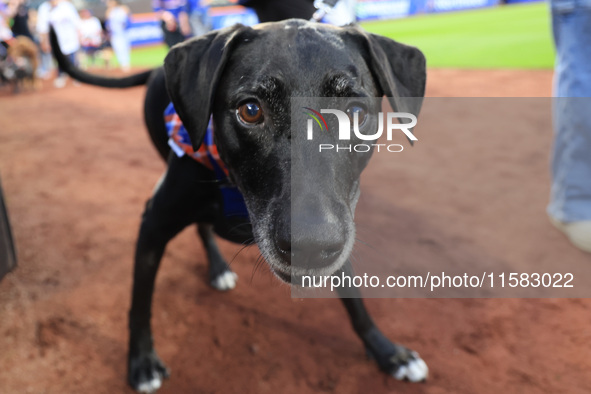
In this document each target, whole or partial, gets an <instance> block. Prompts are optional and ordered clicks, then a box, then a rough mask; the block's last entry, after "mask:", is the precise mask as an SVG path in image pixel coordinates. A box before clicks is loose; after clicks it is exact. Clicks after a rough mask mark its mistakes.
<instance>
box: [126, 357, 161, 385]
mask: <svg viewBox="0 0 591 394" xmlns="http://www.w3.org/2000/svg"><path fill="white" fill-rule="evenodd" d="M169 376H170V373H169V371H168V368H166V366H165V365H164V364H163V363H162V361H160V359H159V358H158V356H157V355H156V353H154V352H152V353H150V354H149V355H146V356H138V357H135V358H131V360H130V362H129V385H130V386H131V387H132V388H133V389H134V390H136V391H138V392H140V393H153V392H155V391H156V390H158V389H159V388H160V387H161V386H162V382H163V380H164V379H167V378H168V377H169Z"/></svg>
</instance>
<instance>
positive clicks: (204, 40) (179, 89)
mask: <svg viewBox="0 0 591 394" xmlns="http://www.w3.org/2000/svg"><path fill="white" fill-rule="evenodd" d="M244 29H247V28H246V27H245V26H242V25H235V26H232V27H229V28H225V29H221V30H218V31H215V32H211V33H209V34H206V35H204V36H201V37H198V38H193V39H190V40H187V41H185V42H183V43H181V44H178V45H175V46H174V47H172V49H171V50H170V52H169V53H168V55H167V56H166V58H165V59H164V73H165V76H166V89H167V90H168V94H169V96H170V98H171V99H172V103H173V105H174V108H175V109H176V112H177V113H178V115H179V117H180V118H181V120H182V121H183V125H184V126H185V128H186V129H187V132H188V133H189V137H191V143H192V145H193V149H195V150H197V149H198V148H199V146H200V145H201V142H202V140H203V137H204V135H205V132H206V130H207V125H208V123H209V117H210V115H211V110H212V108H211V107H212V103H213V99H214V95H215V89H216V85H217V83H218V81H219V79H220V76H221V74H222V71H223V68H224V65H225V64H226V61H227V60H228V58H229V57H230V52H231V50H232V47H233V45H234V43H235V41H236V40H235V38H236V36H237V35H238V34H239V33H240V32H241V31H242V30H244Z"/></svg>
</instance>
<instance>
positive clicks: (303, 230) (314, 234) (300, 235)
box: [275, 220, 346, 270]
mask: <svg viewBox="0 0 591 394" xmlns="http://www.w3.org/2000/svg"><path fill="white" fill-rule="evenodd" d="M345 243H346V237H345V233H344V232H343V231H342V228H341V226H339V225H338V223H332V222H318V221H302V220H298V221H297V222H295V221H294V222H293V223H292V224H291V225H290V226H285V225H283V226H277V229H276V232H275V246H276V247H277V250H278V251H279V252H280V254H281V257H282V259H283V261H284V262H285V263H286V264H287V265H290V266H292V265H297V266H299V267H301V268H306V269H311V270H314V269H320V268H324V267H328V266H329V265H331V264H332V263H334V262H335V261H336V260H337V258H338V257H339V256H340V255H341V253H342V252H343V249H344V247H345Z"/></svg>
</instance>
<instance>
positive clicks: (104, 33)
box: [0, 0, 131, 87]
mask: <svg viewBox="0 0 591 394" xmlns="http://www.w3.org/2000/svg"><path fill="white" fill-rule="evenodd" d="M106 6H107V9H106V12H105V18H104V20H103V21H101V20H99V19H98V18H97V17H96V16H94V15H92V13H91V11H90V10H88V9H82V10H80V11H78V10H77V9H76V7H74V5H73V4H72V3H71V2H70V1H69V0H46V1H44V2H43V3H41V4H40V5H39V7H38V8H37V9H32V8H30V7H29V6H28V4H27V0H0V43H1V45H0V60H3V59H5V58H7V57H8V56H9V54H8V48H9V47H10V46H11V45H12V44H13V43H14V42H16V40H17V39H18V38H19V37H26V38H27V39H29V40H30V41H31V42H32V43H34V44H35V45H36V46H37V48H38V55H37V57H38V59H37V60H38V64H39V65H38V67H37V69H36V70H35V74H36V76H37V77H39V78H43V79H47V78H50V77H51V76H52V75H53V74H54V62H53V59H52V55H51V47H50V43H49V30H50V27H53V29H54V31H55V33H56V36H57V40H58V43H59V46H60V49H61V51H62V53H64V54H65V55H67V56H68V57H69V58H70V61H72V62H74V63H75V64H79V65H80V66H82V67H87V66H89V65H96V64H97V59H98V58H101V59H102V61H103V64H104V65H106V66H107V67H109V66H110V65H111V58H112V53H113V52H114V55H115V58H116V59H117V62H118V64H119V66H120V67H121V69H122V70H123V71H128V70H129V67H130V54H131V45H130V40H129V37H128V34H127V29H128V27H129V25H130V18H131V13H130V10H129V8H128V7H127V6H125V5H122V4H121V2H120V0H107V3H106ZM66 81H67V79H66V76H65V74H63V73H61V72H60V71H59V70H58V73H57V77H56V78H55V80H54V85H55V86H56V87H63V86H65V84H66Z"/></svg>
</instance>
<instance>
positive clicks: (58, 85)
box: [53, 76, 67, 88]
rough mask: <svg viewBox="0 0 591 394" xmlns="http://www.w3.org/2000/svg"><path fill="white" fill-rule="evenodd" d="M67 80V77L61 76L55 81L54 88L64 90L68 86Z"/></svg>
mask: <svg viewBox="0 0 591 394" xmlns="http://www.w3.org/2000/svg"><path fill="white" fill-rule="evenodd" d="M66 78H67V77H65V76H59V77H57V78H56V79H54V80H53V86H55V87H56V88H63V87H64V86H66Z"/></svg>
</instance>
